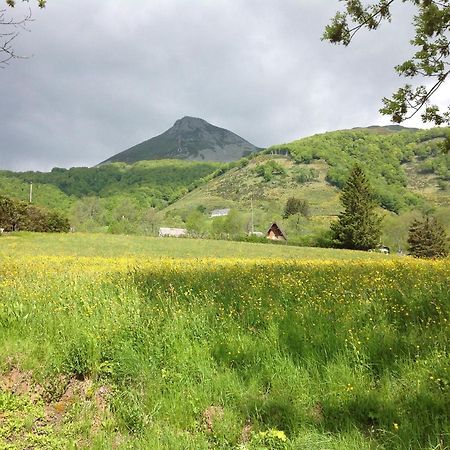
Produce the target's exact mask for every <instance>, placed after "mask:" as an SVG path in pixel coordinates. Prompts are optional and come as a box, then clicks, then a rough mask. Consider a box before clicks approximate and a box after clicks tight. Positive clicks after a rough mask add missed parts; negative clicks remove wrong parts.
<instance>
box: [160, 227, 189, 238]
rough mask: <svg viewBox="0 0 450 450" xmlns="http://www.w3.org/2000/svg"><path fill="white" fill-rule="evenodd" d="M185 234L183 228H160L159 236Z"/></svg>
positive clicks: (180, 235) (185, 231) (179, 235)
mask: <svg viewBox="0 0 450 450" xmlns="http://www.w3.org/2000/svg"><path fill="white" fill-rule="evenodd" d="M186 235H187V230H186V229H185V228H160V229H159V237H182V236H186Z"/></svg>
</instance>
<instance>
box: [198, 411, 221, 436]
mask: <svg viewBox="0 0 450 450" xmlns="http://www.w3.org/2000/svg"><path fill="white" fill-rule="evenodd" d="M222 418H223V408H222V407H221V406H208V408H206V409H205V411H203V424H204V426H205V428H206V431H208V432H209V433H212V432H213V429H214V422H215V421H216V420H221V419H222Z"/></svg>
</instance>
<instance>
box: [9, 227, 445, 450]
mask: <svg viewBox="0 0 450 450" xmlns="http://www.w3.org/2000/svg"><path fill="white" fill-rule="evenodd" d="M202 246H203V247H202ZM316 252H317V253H316ZM319 252H322V253H319ZM0 262H1V263H0V448H1V449H23V448H33V449H60V448H73V449H75V448H86V449H111V448H116V449H205V450H206V449H241V450H244V449H247V450H256V449H339V450H341V449H355V450H356V449H375V448H377V449H379V448H380V449H429V450H431V449H445V448H448V447H449V446H450V361H449V348H448V343H449V338H450V326H449V325H450V323H449V320H450V317H449V313H450V301H449V295H448V290H449V283H448V280H449V279H450V264H449V261H448V260H444V261H418V260H413V259H411V258H408V257H405V258H390V257H385V256H383V255H376V254H367V253H361V252H342V251H337V250H328V251H327V250H325V249H305V248H290V247H288V246H284V245H283V246H276V245H263V244H247V243H245V244H244V243H231V242H215V241H195V240H187V239H180V240H172V239H152V238H140V237H125V236H123V237H117V236H105V235H88V234H85V235H84V234H83V235H81V234H73V235H65V236H62V235H61V236H60V235H55V236H48V235H31V234H18V235H14V236H7V237H5V236H2V237H0Z"/></svg>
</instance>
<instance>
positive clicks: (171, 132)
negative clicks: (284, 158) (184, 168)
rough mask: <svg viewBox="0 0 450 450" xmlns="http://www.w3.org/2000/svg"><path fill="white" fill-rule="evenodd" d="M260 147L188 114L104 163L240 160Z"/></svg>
mask: <svg viewBox="0 0 450 450" xmlns="http://www.w3.org/2000/svg"><path fill="white" fill-rule="evenodd" d="M258 150H260V149H259V148H257V147H255V146H254V145H253V144H251V143H250V142H248V141H246V140H245V139H242V138H241V137H240V136H238V135H237V134H235V133H232V132H231V131H228V130H226V129H224V128H219V127H217V126H215V125H211V124H210V123H208V122H207V121H206V120H203V119H200V118H199V117H191V116H184V117H182V118H181V119H178V120H177V121H176V122H175V123H174V124H173V127H171V128H169V129H168V130H166V131H165V132H164V133H162V134H160V135H159V136H155V137H154V138H151V139H149V140H147V141H144V142H141V143H140V144H137V145H135V146H133V147H131V148H129V149H127V150H125V151H123V152H121V153H118V154H117V155H114V156H112V157H111V158H109V159H107V160H106V161H104V162H118V161H121V162H127V163H133V162H136V161H141V160H148V159H187V160H192V161H219V162H230V161H236V160H238V159H240V158H242V157H243V156H247V155H249V154H250V153H253V152H256V151H258Z"/></svg>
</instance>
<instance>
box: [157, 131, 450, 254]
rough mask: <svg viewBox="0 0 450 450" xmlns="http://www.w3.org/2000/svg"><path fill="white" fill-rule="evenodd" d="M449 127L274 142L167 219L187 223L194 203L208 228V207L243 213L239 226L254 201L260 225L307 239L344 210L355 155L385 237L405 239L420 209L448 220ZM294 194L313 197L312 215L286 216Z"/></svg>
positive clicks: (168, 212)
mask: <svg viewBox="0 0 450 450" xmlns="http://www.w3.org/2000/svg"><path fill="white" fill-rule="evenodd" d="M447 133H448V129H440V128H436V129H432V130H425V131H424V130H414V129H412V130H411V129H402V128H397V127H395V128H385V127H376V128H374V127H372V128H368V129H359V130H343V131H335V132H329V133H324V134H319V135H315V136H311V137H307V138H304V139H300V140H298V141H294V142H291V143H287V144H282V145H277V146H273V147H270V148H269V149H267V150H265V151H263V152H261V153H259V154H257V155H254V156H253V157H251V158H250V159H248V160H243V161H242V162H241V164H240V166H239V167H235V168H233V169H231V170H229V171H227V172H226V173H225V174H223V175H222V176H220V177H217V178H215V179H213V180H211V181H210V182H209V183H208V184H205V185H203V186H200V187H199V188H198V189H196V190H194V191H192V192H190V193H189V194H187V195H186V196H184V197H183V198H181V199H180V200H178V201H176V202H175V203H173V204H172V205H170V206H168V207H167V208H166V209H165V210H164V211H163V213H164V216H162V220H163V221H166V222H168V223H177V221H178V223H179V222H180V221H179V218H181V219H184V221H185V222H186V219H187V217H188V216H189V214H190V213H191V212H192V211H195V210H197V211H202V212H203V216H204V217H203V220H204V221H205V222H206V225H205V226H206V228H208V226H209V227H210V228H211V226H212V222H213V220H212V219H209V223H208V219H207V216H208V213H210V212H211V211H212V210H214V209H216V208H231V209H234V210H236V211H238V212H239V213H240V215H241V217H242V221H241V222H242V223H241V225H242V226H243V227H244V228H245V227H247V229H248V228H249V227H250V226H251V212H250V207H251V203H253V224H254V227H255V229H256V230H258V231H265V229H266V228H267V227H268V226H269V225H270V223H271V222H272V221H274V220H275V221H277V222H280V224H281V225H282V226H283V227H284V229H285V230H286V231H287V232H288V234H289V235H290V236H291V237H293V238H294V239H297V238H300V239H307V237H308V236H312V235H315V236H317V235H318V234H321V233H324V232H325V230H327V229H328V227H329V223H330V221H331V220H333V219H334V218H335V216H336V215H337V214H338V213H339V211H340V202H339V192H340V191H339V189H340V187H342V185H343V183H344V181H345V179H346V177H347V175H348V172H349V170H350V168H351V167H352V166H353V164H355V163H356V162H358V163H359V164H361V165H362V166H363V168H364V170H365V171H366V173H367V175H368V177H369V179H370V181H371V184H372V186H373V188H374V190H375V192H376V195H377V198H378V200H379V202H380V205H381V206H382V207H383V209H384V211H385V216H386V219H385V224H386V232H385V237H384V240H385V241H386V243H388V244H390V245H392V246H398V245H399V246H404V244H405V239H406V229H407V224H408V223H409V221H410V219H411V218H412V216H414V215H415V214H418V212H419V211H428V210H434V212H435V213H436V214H437V215H438V216H439V217H440V218H441V220H443V221H444V222H446V223H449V217H450V204H449V187H448V186H449V185H448V180H449V179H450V158H449V156H448V155H445V154H443V152H442V150H441V146H440V142H441V141H442V140H443V138H444V137H445V136H446V135H447ZM293 196H294V197H298V198H301V199H305V200H307V201H308V202H309V205H310V218H309V219H306V218H303V217H298V216H297V217H291V218H289V219H288V220H284V219H283V218H282V214H283V209H284V205H285V203H286V201H287V199H288V198H289V197H293ZM306 242H308V241H306Z"/></svg>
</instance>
